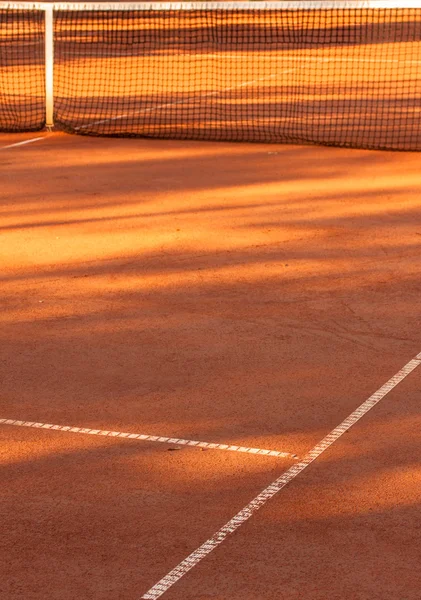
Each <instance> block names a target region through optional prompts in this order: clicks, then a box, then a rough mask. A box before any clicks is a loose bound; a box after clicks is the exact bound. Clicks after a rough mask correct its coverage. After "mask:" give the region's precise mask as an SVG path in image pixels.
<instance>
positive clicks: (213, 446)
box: [0, 419, 298, 460]
mask: <svg viewBox="0 0 421 600" xmlns="http://www.w3.org/2000/svg"><path fill="white" fill-rule="evenodd" d="M0 425H14V426H15V427H33V428H35V429H51V430H53V431H64V432H68V433H83V434H85V435H103V436H107V437H118V438H127V439H130V440H142V441H146V442H159V443H161V444H175V445H179V446H194V447H195V448H206V449H208V450H227V451H229V452H244V453H246V454H258V455H260V456H275V457H277V458H290V459H294V460H296V459H297V458H298V457H297V456H296V455H295V454H291V453H290V452H280V451H279V450H265V449H263V448H247V447H246V446H236V445H234V444H218V443H214V442H198V441H196V440H184V439H179V438H175V437H171V438H169V437H165V436H159V435H146V434H143V433H124V432H122V431H105V430H102V429H89V428H87V427H72V426H70V425H52V424H51V423H35V422H33V421H17V420H15V419H0Z"/></svg>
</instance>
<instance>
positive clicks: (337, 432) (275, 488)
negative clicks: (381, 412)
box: [142, 352, 421, 600]
mask: <svg viewBox="0 0 421 600" xmlns="http://www.w3.org/2000/svg"><path fill="white" fill-rule="evenodd" d="M420 364H421V352H420V353H419V354H418V355H417V356H416V357H415V358H413V359H412V360H411V361H409V363H407V364H406V365H405V366H404V367H403V368H402V369H401V370H400V371H399V372H398V373H396V375H394V376H393V377H392V378H391V379H389V381H388V382H386V383H385V384H384V385H383V386H382V387H381V388H380V389H378V390H377V391H376V392H374V394H372V395H371V396H370V397H369V398H368V399H367V400H366V401H365V402H363V403H362V404H361V406H359V407H358V408H357V409H356V410H354V412H353V413H351V414H350V415H349V417H347V418H346V419H345V420H344V421H342V423H341V424H340V425H338V426H337V427H335V429H333V430H332V431H331V432H330V433H329V434H328V435H327V436H326V437H324V438H323V439H322V440H321V441H320V442H319V443H318V444H317V445H316V446H314V448H313V449H312V450H310V452H308V453H307V454H306V455H305V457H304V458H303V459H302V460H301V461H300V462H298V463H296V464H295V465H293V466H292V467H290V468H289V469H288V470H287V471H286V472H285V473H284V474H283V475H281V476H280V477H278V479H276V480H275V481H274V482H273V483H271V484H270V485H269V486H268V487H267V488H266V489H264V490H263V491H262V492H260V494H259V495H258V496H256V497H255V498H254V499H253V500H252V501H251V502H249V504H247V506H245V507H244V508H243V509H242V510H240V512H239V513H237V514H236V515H235V516H234V517H233V518H232V519H231V520H230V521H228V523H226V524H225V525H224V526H223V527H221V529H220V530H219V531H217V532H216V533H215V534H214V535H213V536H212V537H211V538H209V539H208V540H207V541H206V542H205V543H204V544H202V545H201V546H200V547H199V548H198V549H197V550H195V551H194V552H192V553H191V554H190V555H189V556H188V557H187V558H185V559H184V560H183V561H182V562H181V563H180V564H178V565H177V566H176V567H175V568H174V569H173V570H172V571H170V572H169V573H168V574H167V575H165V577H163V578H162V579H161V580H160V581H158V583H156V584H155V585H154V586H153V587H152V588H151V589H150V590H149V591H148V592H146V593H145V594H143V596H142V599H143V600H157V598H160V597H161V596H162V595H163V594H164V593H165V592H166V591H167V590H168V589H169V588H170V587H171V586H172V585H174V584H175V583H176V582H177V581H178V580H179V579H181V577H183V575H185V574H186V573H188V571H190V569H192V568H193V567H195V566H196V565H197V564H198V563H199V562H200V561H201V560H202V559H203V558H205V557H206V556H207V555H208V554H210V553H211V552H212V550H215V548H216V547H217V546H219V545H220V544H222V542H223V541H224V540H225V539H226V538H227V537H228V536H229V535H230V534H231V533H234V531H236V530H237V529H238V528H239V527H240V526H241V525H243V524H244V523H245V522H246V521H248V520H249V519H250V517H252V516H253V515H254V513H255V512H256V511H258V510H259V509H260V508H262V506H264V505H265V504H266V503H267V501H268V500H270V499H271V498H272V497H273V496H275V494H277V493H278V492H279V491H280V490H281V489H282V488H284V487H285V486H286V485H287V484H288V483H290V481H292V480H293V479H295V477H297V475H299V473H301V472H302V471H304V469H305V468H307V467H308V466H309V465H310V464H311V463H312V462H313V461H315V460H316V458H318V457H319V456H320V455H321V454H322V453H323V452H324V451H325V450H327V449H328V448H329V446H331V445H332V444H333V443H334V442H336V440H338V439H339V438H340V437H341V436H342V435H343V434H344V433H345V431H348V429H349V428H350V427H352V425H355V423H357V421H359V420H360V419H361V417H363V416H364V415H365V414H366V413H368V411H369V410H371V409H372V408H373V406H375V405H376V404H378V403H379V402H380V400H382V398H384V397H385V396H386V394H388V393H389V392H390V391H391V390H392V389H393V388H394V387H396V386H397V385H398V383H400V382H401V381H403V380H404V379H405V377H407V376H408V375H409V374H410V373H411V372H412V371H413V370H414V369H416V368H417V367H418V366H419V365H420Z"/></svg>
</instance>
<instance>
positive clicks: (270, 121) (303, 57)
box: [0, 0, 421, 150]
mask: <svg viewBox="0 0 421 600" xmlns="http://www.w3.org/2000/svg"><path fill="white" fill-rule="evenodd" d="M0 36H1V37H0V50H1V52H0V130H2V131H27V130H36V129H41V128H43V127H44V126H45V125H46V124H47V125H49V126H51V125H53V120H54V126H55V127H57V128H59V129H62V130H65V131H68V132H72V133H79V134H85V135H107V136H139V137H157V138H173V139H201V140H225V141H250V142H277V143H303V142H313V143H318V144H326V145H336V146H348V147H356V148H372V149H396V150H421V119H420V116H421V0H419V2H418V1H417V2H414V1H413V0H406V3H405V5H403V4H402V2H401V1H399V0H398V1H396V0H385V1H383V0H368V1H363V2H358V1H356V2H346V1H345V2H344V1H341V0H336V1H335V0H326V1H320V2H312V1H311V2H309V1H306V0H304V1H300V0H297V1H294V2H267V3H265V2H256V1H255V2H245V3H243V2H235V3H225V2H219V3H207V2H201V3H197V2H196V3H170V4H160V3H153V4H150V3H149V4H144V3H143V4H123V3H118V4H98V3H93V4H83V3H77V4H74V3H72V4H56V3H54V4H43V3H40V4H39V3H38V4H36V3H35V4H16V3H15V4H3V5H2V4H0Z"/></svg>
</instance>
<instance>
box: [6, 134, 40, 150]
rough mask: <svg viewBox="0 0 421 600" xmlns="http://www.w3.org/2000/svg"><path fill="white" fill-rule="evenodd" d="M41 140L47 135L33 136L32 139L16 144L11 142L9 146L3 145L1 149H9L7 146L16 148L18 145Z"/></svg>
mask: <svg viewBox="0 0 421 600" xmlns="http://www.w3.org/2000/svg"><path fill="white" fill-rule="evenodd" d="M39 140H45V137H36V138H32V139H31V140H24V141H23V142H16V144H9V146H1V147H0V150H7V148H16V147H17V146H24V145H25V144H32V142H38V141H39Z"/></svg>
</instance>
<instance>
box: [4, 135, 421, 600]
mask: <svg viewBox="0 0 421 600" xmlns="http://www.w3.org/2000/svg"><path fill="white" fill-rule="evenodd" d="M30 137H31V136H30V135H28V136H12V135H10V136H7V135H2V136H1V137H0V142H1V143H0V147H3V146H6V145H8V144H9V143H14V142H16V141H21V140H23V139H27V138H30ZM32 137H37V136H36V135H34V136H32ZM0 161H1V165H2V169H1V172H0V186H1V187H0V189H1V192H0V193H1V197H2V205H1V213H0V227H1V236H0V254H1V257H2V259H1V260H2V269H1V280H2V281H1V285H2V312H1V331H0V335H1V338H0V339H1V346H0V368H1V371H2V394H1V402H0V405H1V411H0V419H1V418H7V419H21V420H27V421H36V422H42V423H54V424H58V425H77V426H81V427H89V428H97V429H106V430H117V431H132V432H135V433H146V434H152V435H163V436H169V437H172V436H175V437H182V438H186V439H197V440H203V441H208V442H217V443H228V444H230V443H235V444H239V445H244V446H247V447H250V446H252V447H258V448H268V449H275V450H281V451H286V452H290V453H295V454H297V455H298V456H299V457H302V456H303V455H304V454H305V453H306V452H307V451H308V450H310V449H311V448H312V447H313V446H314V444H315V443H317V442H318V441H319V440H320V439H321V438H322V437H323V436H324V435H326V434H327V433H329V431H331V430H332V428H334V427H335V426H337V425H338V424H339V423H340V422H341V421H342V420H343V419H344V418H345V417H347V416H348V415H349V414H350V413H351V412H352V411H353V410H354V409H355V408H356V407H357V406H359V405H360V404H361V403H362V402H363V401H364V400H365V399H366V398H367V397H368V396H370V394H372V393H373V392H374V391H375V390H377V389H378V388H379V387H380V386H381V385H383V384H384V383H385V382H386V381H387V380H388V379H389V378H390V377H391V376H392V375H394V374H395V373H396V372H397V371H398V370H399V369H400V368H401V367H402V366H403V365H404V364H405V363H407V362H408V361H409V360H410V359H411V358H412V357H413V356H414V355H416V354H417V353H418V352H420V350H421V335H420V327H419V326H420V311H419V294H420V288H421V283H420V280H419V272H420V262H421V261H420V252H419V250H420V242H421V214H420V197H419V191H418V190H419V185H420V182H421V175H420V165H421V157H420V156H419V155H418V154H392V153H377V152H365V151H358V150H357V151H355V150H354V151H347V150H340V149H330V148H317V147H298V146H289V147H288V146H273V145H272V146H269V145H234V144H211V143H209V144H201V143H193V142H184V143H183V142H179V143H174V142H173V143H171V142H164V141H151V140H150V141H148V140H144V141H140V140H118V139H109V140H108V139H90V138H75V137H70V136H62V135H53V136H49V137H48V138H47V139H46V140H43V141H41V142H35V143H34V144H30V145H28V146H22V147H17V148H12V149H9V150H0ZM420 378H421V372H419V371H415V372H414V373H412V374H411V375H410V376H409V377H408V378H407V379H406V380H405V381H404V382H403V383H401V384H400V385H399V386H398V387H397V388H396V389H395V390H394V391H393V392H391V393H390V394H389V395H388V396H386V397H385V398H384V400H383V401H382V402H381V403H380V405H379V406H377V407H375V408H374V409H373V410H372V412H370V413H369V415H367V416H366V417H364V419H363V420H362V421H361V422H360V423H358V424H357V425H356V426H355V427H354V428H353V429H352V430H351V431H350V432H349V433H348V434H347V435H345V436H344V437H343V438H341V439H340V440H339V441H338V442H337V443H336V444H335V445H334V446H333V447H332V448H331V449H330V450H328V451H327V452H326V453H325V454H323V456H322V457H321V458H320V459H319V460H318V461H317V462H316V463H315V464H313V465H311V466H310V467H309V468H308V469H307V470H306V471H305V472H304V473H302V474H301V475H299V476H298V477H297V479H295V480H294V481H293V482H292V483H291V484H290V485H289V486H288V487H287V488H285V490H283V491H281V492H280V494H279V495H278V496H277V497H275V498H274V499H273V500H271V501H270V502H269V503H268V504H267V505H266V506H265V507H264V508H263V509H262V510H261V511H260V512H259V513H258V514H257V515H255V517H253V518H252V519H251V520H250V521H249V522H247V523H246V524H244V525H243V526H242V528H240V530H239V531H237V532H236V533H235V534H234V535H233V536H232V537H230V538H229V539H228V540H227V541H226V542H224V543H223V544H222V545H221V546H220V547H219V548H218V549H217V550H215V551H214V552H213V553H212V555H210V556H209V557H207V558H206V559H204V560H203V561H202V562H201V563H200V564H199V565H198V566H197V567H195V568H194V569H193V570H192V571H191V572H190V573H188V574H187V575H185V577H184V578H182V579H181V580H180V581H179V582H178V583H177V584H175V585H174V587H172V588H171V589H170V590H169V591H168V592H166V594H165V595H164V597H165V598H166V597H168V599H174V600H175V599H177V600H178V599H183V600H190V599H192V600H193V598H194V599H195V600H198V599H200V600H204V599H206V600H210V599H211V598H212V599H218V600H228V599H233V600H237V599H238V600H239V599H240V598H241V599H242V600H249V599H250V600H251V599H252V598H253V599H255V598H261V599H264V600H271V599H272V598H273V599H277V600H278V599H285V600H291V599H293V600H295V599H297V600H298V599H300V600H319V599H320V600H321V599H322V598H323V600H333V599H340V598H350V599H352V600H355V599H358V600H365V599H368V598H370V599H373V598H374V599H379V600H385V599H389V598H390V599H392V598H393V599H394V600H395V599H397V598H398V599H401V598H402V599H405V600H415V599H418V598H419V584H420V578H419V569H418V565H419V560H420V558H421V556H420V554H421V553H420V549H419V533H420V532H419V508H420V507H419V492H418V491H419V485H420V473H421V471H420V466H419V459H418V456H419V453H420V445H421V444H420V436H419V430H420V411H419V391H418V390H419V386H420ZM0 436H1V440H2V443H1V446H0V461H1V470H2V481H3V482H5V483H4V485H3V486H2V489H1V491H0V511H1V516H2V519H1V523H2V527H3V528H4V530H3V531H2V533H1V535H0V539H1V543H0V547H1V551H2V563H3V564H5V565H6V570H5V574H4V575H3V577H2V578H1V580H0V590H1V591H0V596H1V598H2V599H3V598H4V599H5V600H18V599H21V598H25V599H31V600H32V599H33V600H41V599H45V598H49V599H52V600H58V599H59V598H60V600H70V599H72V600H74V599H75V598H78V599H85V598H89V599H93V600H111V599H115V598H119V599H122V600H131V599H138V598H140V597H141V596H142V594H144V593H145V592H146V591H147V590H148V589H149V588H150V587H151V586H153V585H154V584H155V583H156V582H157V581H158V580H159V579H161V577H163V576H164V575H165V574H166V573H167V572H168V571H169V570H171V569H172V568H173V567H175V566H176V565H177V564H178V563H179V562H180V561H182V560H183V559H184V558H185V557H186V556H187V555H188V554H189V553H190V552H192V551H193V550H195V549H196V548H197V547H198V546H199V545H200V544H201V543H202V542H204V541H205V540H206V539H208V538H209V537H210V536H212V535H213V534H214V532H215V531H217V530H218V529H219V528H220V527H221V526H222V525H224V523H225V522H226V521H227V520H228V519H230V518H231V517H232V516H233V515H234V514H235V513H236V512H237V511H238V510H240V509H241V508H242V507H243V506H245V505H246V504H247V503H248V502H249V501H250V500H251V499H252V498H253V497H255V496H256V495H257V494H258V493H259V492H260V491H261V490H262V489H263V488H265V487H266V486H267V485H268V484H270V483H271V482H272V481H273V480H274V479H276V478H277V477H278V476H279V475H280V474H281V473H282V472H283V471H285V470H286V469H287V468H288V467H289V466H290V465H291V464H293V460H292V459H279V458H274V457H263V456H253V455H250V454H239V453H230V452H223V451H218V450H206V451H204V452H201V451H200V450H198V449H193V448H185V447H181V446H180V449H178V450H176V451H170V450H172V449H173V448H174V447H177V446H176V445H174V444H170V445H165V444H157V443H151V442H141V441H130V440H124V439H114V440H113V439H109V438H104V437H99V436H97V437H90V436H83V435H77V434H72V433H64V432H54V431H45V430H36V429H24V428H20V427H19V428H18V427H12V426H7V425H0ZM2 588H3V589H2Z"/></svg>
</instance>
